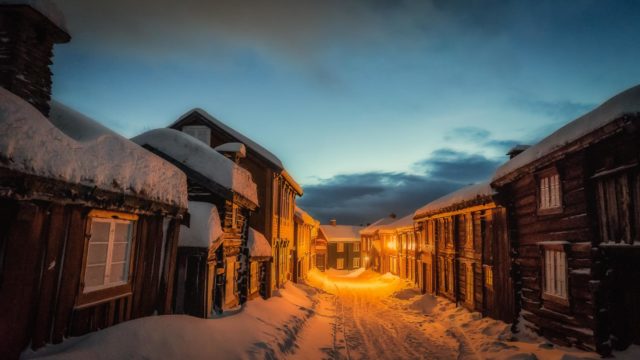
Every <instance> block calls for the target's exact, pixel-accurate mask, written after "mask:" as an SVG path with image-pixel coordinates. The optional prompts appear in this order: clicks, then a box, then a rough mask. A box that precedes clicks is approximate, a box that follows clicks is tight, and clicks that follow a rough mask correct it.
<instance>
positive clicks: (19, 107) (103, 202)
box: [0, 1, 187, 359]
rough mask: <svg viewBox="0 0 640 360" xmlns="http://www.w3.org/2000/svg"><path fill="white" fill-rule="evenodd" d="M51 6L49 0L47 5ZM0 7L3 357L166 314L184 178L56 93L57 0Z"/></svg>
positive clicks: (61, 33)
mask: <svg viewBox="0 0 640 360" xmlns="http://www.w3.org/2000/svg"><path fill="white" fill-rule="evenodd" d="M43 2H44V1H43ZM36 5H37V4H35V2H30V1H24V2H20V1H12V2H11V4H7V3H6V2H5V3H2V4H0V31H1V32H2V33H3V41H2V42H1V43H0V52H2V54H3V56H2V57H0V64H1V65H0V159H1V160H0V212H1V213H2V215H3V216H2V226H1V227H0V264H1V266H0V307H1V308H2V309H3V311H0V358H3V359H14V358H18V356H19V354H20V352H21V351H23V350H24V349H25V348H26V347H28V346H30V347H31V348H33V349H36V348H39V347H41V346H43V345H45V344H47V343H60V342H62V341H63V339H64V338H65V337H70V336H78V335H82V334H86V333H88V332H91V331H95V330H99V329H103V328H107V327H110V326H113V325H115V324H118V323H121V322H123V321H127V320H130V319H134V318H139V317H142V316H149V315H152V314H154V313H159V314H166V313H170V311H171V301H172V298H171V294H172V293H173V290H172V287H173V274H174V271H173V270H174V266H175V261H174V260H175V252H176V249H177V241H178V235H179V224H180V221H181V218H182V217H183V214H184V213H186V206H187V198H186V190H187V187H186V178H185V176H184V174H183V173H182V172H181V171H180V170H178V169H177V168H175V167H174V166H173V165H171V164H170V163H168V162H166V161H164V160H162V159H161V158H159V157H157V156H155V155H153V154H151V153H149V152H147V151H146V150H144V149H142V148H140V147H139V146H138V145H136V144H134V143H132V142H130V141H129V140H127V139H125V138H123V137H121V136H119V135H117V134H115V133H113V132H112V131H110V130H109V129H107V128H105V127H103V126H102V125H100V124H98V123H97V122H95V121H94V120H91V119H89V118H87V117H86V116H83V115H81V114H79V113H77V112H75V111H73V110H71V109H69V108H67V107H65V106H63V105H61V104H58V103H55V102H54V103H52V102H51V99H50V88H51V71H50V69H49V65H50V64H51V54H52V47H53V44H54V43H57V42H66V41H68V40H69V36H68V34H67V33H66V31H65V30H64V26H63V22H64V21H63V19H62V18H61V17H60V14H59V13H57V12H55V11H54V10H55V9H54V8H53V7H52V4H48V5H49V6H48V7H39V6H36Z"/></svg>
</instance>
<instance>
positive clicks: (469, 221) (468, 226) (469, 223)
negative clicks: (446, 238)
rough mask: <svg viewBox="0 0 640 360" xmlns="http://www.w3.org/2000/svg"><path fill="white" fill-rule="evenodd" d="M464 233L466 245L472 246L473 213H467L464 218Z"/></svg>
mask: <svg viewBox="0 0 640 360" xmlns="http://www.w3.org/2000/svg"><path fill="white" fill-rule="evenodd" d="M465 233H466V236H467V247H473V214H467V216H466V218H465Z"/></svg>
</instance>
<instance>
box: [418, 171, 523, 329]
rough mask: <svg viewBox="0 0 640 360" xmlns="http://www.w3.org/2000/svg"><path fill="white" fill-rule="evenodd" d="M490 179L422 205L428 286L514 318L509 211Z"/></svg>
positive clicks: (496, 316) (471, 306) (508, 319)
mask: <svg viewBox="0 0 640 360" xmlns="http://www.w3.org/2000/svg"><path fill="white" fill-rule="evenodd" d="M493 194H494V191H493V189H492V188H491V186H490V185H489V183H481V184H477V185H471V186H468V187H465V188H463V189H461V190H458V191H455V192H453V193H451V194H448V195H445V196H444V197H442V198H440V199H437V200H435V201H432V202H430V203H429V204H427V205H425V206H424V207H422V208H420V209H418V210H417V211H416V212H415V214H414V219H415V221H416V222H417V224H418V226H419V227H420V228H421V229H422V234H423V236H422V239H421V243H422V244H421V247H422V248H423V252H422V254H421V256H422V260H423V261H422V264H421V265H422V284H421V285H422V287H423V289H424V290H425V291H427V292H429V293H432V294H436V295H439V296H443V297H446V298H448V299H449V300H451V301H454V302H456V303H459V304H461V305H463V306H464V307H466V308H468V309H469V310H472V311H478V312H481V313H482V314H483V316H489V317H492V318H494V319H499V320H503V321H505V322H512V321H513V320H514V316H515V315H514V314H515V311H514V303H515V300H514V291H513V282H512V278H511V256H510V251H511V247H510V242H509V237H508V231H507V227H506V224H507V218H506V210H505V209H504V208H503V207H500V206H498V205H496V203H495V202H494V200H493Z"/></svg>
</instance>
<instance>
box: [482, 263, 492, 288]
mask: <svg viewBox="0 0 640 360" xmlns="http://www.w3.org/2000/svg"><path fill="white" fill-rule="evenodd" d="M484 284H485V285H486V286H487V287H489V288H491V287H493V268H492V267H491V266H485V267H484Z"/></svg>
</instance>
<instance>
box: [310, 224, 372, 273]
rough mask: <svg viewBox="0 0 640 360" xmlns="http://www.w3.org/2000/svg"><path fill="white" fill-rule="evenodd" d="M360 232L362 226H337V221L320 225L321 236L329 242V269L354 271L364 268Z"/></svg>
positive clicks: (327, 265) (327, 266)
mask: <svg viewBox="0 0 640 360" xmlns="http://www.w3.org/2000/svg"><path fill="white" fill-rule="evenodd" d="M360 230H362V226H352V225H337V223H336V221H335V220H331V223H330V224H329V225H320V233H319V236H320V237H321V238H323V239H324V240H325V241H326V242H327V262H326V268H327V269H329V268H331V269H336V270H352V269H358V268H360V267H362V266H363V265H362V261H361V260H362V255H361V253H360Z"/></svg>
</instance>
